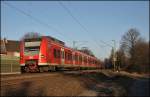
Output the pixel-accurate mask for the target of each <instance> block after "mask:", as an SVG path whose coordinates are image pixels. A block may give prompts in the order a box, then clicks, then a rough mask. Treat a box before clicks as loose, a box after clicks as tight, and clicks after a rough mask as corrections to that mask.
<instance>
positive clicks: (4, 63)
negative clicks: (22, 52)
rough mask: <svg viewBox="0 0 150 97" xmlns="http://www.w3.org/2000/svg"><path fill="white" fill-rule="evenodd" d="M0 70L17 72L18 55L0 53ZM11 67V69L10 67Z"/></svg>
mask: <svg viewBox="0 0 150 97" xmlns="http://www.w3.org/2000/svg"><path fill="white" fill-rule="evenodd" d="M0 58H1V59H0V60H1V62H0V68H1V69H0V72H1V73H6V72H19V71H20V65H19V57H15V56H8V55H0ZM11 68H12V69H11Z"/></svg>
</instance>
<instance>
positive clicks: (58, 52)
mask: <svg viewBox="0 0 150 97" xmlns="http://www.w3.org/2000/svg"><path fill="white" fill-rule="evenodd" d="M57 58H60V50H57Z"/></svg>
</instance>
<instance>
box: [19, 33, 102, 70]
mask: <svg viewBox="0 0 150 97" xmlns="http://www.w3.org/2000/svg"><path fill="white" fill-rule="evenodd" d="M20 65H21V71H22V72H43V71H49V70H56V69H58V68H86V67H87V68H100V67H101V64H100V60H98V59H97V58H96V57H93V56H90V55H87V54H85V53H83V52H80V51H78V50H75V49H72V48H69V47H67V46H65V43H64V42H62V41H60V40H58V39H55V38H53V37H50V36H42V37H40V38H27V39H23V40H22V41H21V42H20Z"/></svg>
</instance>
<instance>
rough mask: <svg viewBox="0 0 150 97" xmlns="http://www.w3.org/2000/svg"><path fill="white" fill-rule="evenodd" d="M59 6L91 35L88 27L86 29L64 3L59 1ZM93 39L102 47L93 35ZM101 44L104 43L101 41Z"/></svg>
mask: <svg viewBox="0 0 150 97" xmlns="http://www.w3.org/2000/svg"><path fill="white" fill-rule="evenodd" d="M59 4H60V5H61V6H62V7H63V8H64V9H65V10H66V11H67V12H68V14H69V15H70V16H71V17H72V18H73V19H74V20H75V21H76V22H77V23H78V24H79V25H80V26H81V28H82V29H83V30H84V31H85V32H87V33H88V34H90V33H89V31H88V30H87V29H86V27H85V26H84V25H83V24H81V22H80V21H79V20H78V19H77V18H76V17H75V16H74V15H73V14H72V13H71V11H70V10H69V9H68V8H67V7H66V6H65V5H64V4H63V3H62V2H60V1H59ZM91 38H92V40H94V41H95V42H94V43H96V45H98V46H100V47H101V45H100V44H99V43H98V42H97V41H96V40H95V37H93V36H92V35H91ZM101 42H102V41H101ZM102 43H103V44H105V45H107V46H110V45H108V44H106V43H105V42H102ZM111 47H112V46H111Z"/></svg>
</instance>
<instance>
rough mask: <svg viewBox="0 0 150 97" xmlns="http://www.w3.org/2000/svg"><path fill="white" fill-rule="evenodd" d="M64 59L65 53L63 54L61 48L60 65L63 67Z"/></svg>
mask: <svg viewBox="0 0 150 97" xmlns="http://www.w3.org/2000/svg"><path fill="white" fill-rule="evenodd" d="M64 59H65V53H64V48H61V64H62V65H64V61H65V60H64Z"/></svg>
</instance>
